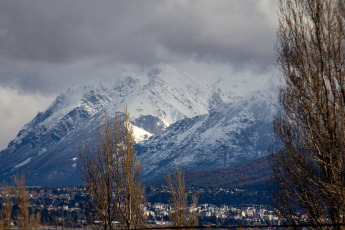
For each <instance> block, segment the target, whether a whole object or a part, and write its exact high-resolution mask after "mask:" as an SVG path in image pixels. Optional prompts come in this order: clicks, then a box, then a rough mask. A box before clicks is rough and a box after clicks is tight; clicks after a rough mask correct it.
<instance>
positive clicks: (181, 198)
mask: <svg viewBox="0 0 345 230" xmlns="http://www.w3.org/2000/svg"><path fill="white" fill-rule="evenodd" d="M167 180H168V184H169V189H170V192H171V198H170V206H171V208H172V210H171V213H170V215H169V219H170V222H171V223H172V226H173V227H183V226H198V224H199V220H198V213H197V212H195V210H193V208H196V206H197V205H198V197H197V195H195V194H194V195H193V196H192V202H191V205H190V207H189V208H188V193H187V192H186V184H185V177H184V173H183V172H182V171H181V170H180V169H179V167H178V166H176V172H175V174H174V175H173V176H171V175H169V176H168V179H167Z"/></svg>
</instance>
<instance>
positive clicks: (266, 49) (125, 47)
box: [0, 0, 276, 91]
mask: <svg viewBox="0 0 345 230" xmlns="http://www.w3.org/2000/svg"><path fill="white" fill-rule="evenodd" d="M274 2H275V1H274V0H272V1H267V0H262V1H258V0H238V1H228V0H227V1H225V0H224V1H223V0H214V1H206V0H205V1H204V0H194V1H193V0H191V1H182V0H181V1H178V0H177V1H155V0H150V1H147V0H141V1H107V0H99V1H91V0H83V1H79V0H74V1H70V0H68V1H67V0H59V1H54V0H32V1H28V0H16V1H13V0H2V1H0V50H1V52H0V65H1V66H0V67H1V74H0V84H2V85H15V86H17V87H19V88H26V89H33V90H35V89H36V90H43V91H44V90H46V91H50V90H54V89H57V88H59V85H64V84H65V85H66V84H70V83H78V81H80V80H81V79H82V78H85V75H82V74H80V76H79V77H78V76H77V75H75V76H73V77H71V73H68V68H69V67H70V66H71V65H73V64H75V63H90V62H93V66H92V67H94V68H99V66H97V63H98V64H99V63H102V65H106V64H108V65H110V66H111V65H114V64H116V63H131V64H139V65H148V66H150V65H154V64H157V63H161V62H164V63H170V62H178V61H183V60H185V59H189V60H190V59H193V60H195V61H199V62H207V63H212V62H214V63H226V64H229V65H231V66H232V67H233V68H235V69H236V68H237V69H242V68H258V69H265V68H266V67H267V66H268V65H270V64H271V63H272V60H273V58H274V54H273V44H274V40H275V38H274V35H275V27H276V18H275V8H274ZM272 4H273V6H272ZM7 63H8V64H7ZM66 66H69V67H68V68H67V70H66ZM79 67H80V69H83V66H79ZM84 67H85V69H87V68H90V65H86V66H84ZM56 72H60V73H61V75H58V76H57V74H54V73H56ZM64 74H67V75H69V77H64ZM56 77H57V78H56Z"/></svg>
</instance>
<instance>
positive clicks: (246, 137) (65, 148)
mask: <svg viewBox="0 0 345 230" xmlns="http://www.w3.org/2000/svg"><path fill="white" fill-rule="evenodd" d="M233 85H234V86H236V85H237V83H236V82H233V81H232V82H227V79H224V78H220V79H218V80H216V81H215V83H214V84H213V85H211V86H210V85H209V86H207V85H199V84H198V82H197V81H195V80H192V78H191V77H190V76H188V75H186V74H184V73H181V72H179V71H178V70H176V69H174V68H172V67H170V66H164V65H162V66H158V67H156V68H152V69H150V70H145V71H144V70H140V69H134V68H126V69H124V70H123V71H122V72H120V73H118V74H116V76H114V80H113V82H111V83H107V84H105V83H103V84H96V83H93V84H88V85H85V86H80V87H74V88H71V89H69V90H67V91H66V92H65V93H63V94H61V95H60V96H58V97H57V98H56V100H55V101H54V102H53V103H52V105H51V106H50V107H49V108H48V109H47V110H46V111H44V112H40V113H38V114H37V116H36V117H35V118H34V119H33V120H32V121H31V122H29V123H28V124H26V125H25V126H24V127H23V129H22V130H21V131H20V132H19V133H18V135H17V137H16V138H15V139H14V140H13V141H11V142H10V144H9V145H8V147H7V148H6V149H5V150H3V151H1V152H0V180H3V179H7V180H10V179H11V177H12V176H13V174H15V173H17V172H24V173H25V176H26V182H27V184H28V185H45V186H59V185H73V184H80V183H81V182H82V181H81V177H80V174H79V170H78V162H79V159H78V150H79V149H80V147H81V146H82V143H83V141H84V140H85V139H87V138H88V139H89V140H91V141H92V140H93V139H94V138H95V133H96V131H97V127H98V125H99V124H100V123H101V122H102V119H103V116H104V111H105V110H106V111H107V113H108V115H109V116H112V115H113V114H114V112H122V111H123V109H124V108H125V106H127V107H128V110H129V112H130V115H131V117H132V119H133V124H134V132H135V136H136V140H137V144H138V145H137V154H138V156H139V158H141V159H142V165H143V179H146V180H148V179H151V178H156V177H159V176H163V175H165V173H167V172H169V171H170V170H171V169H172V168H174V165H175V164H179V165H180V167H181V168H182V169H205V168H218V167H225V166H229V165H232V164H236V163H240V162H243V161H247V160H251V159H256V158H257V157H260V156H262V155H265V154H267V149H268V146H269V145H270V141H271V139H270V135H271V134H272V117H273V114H275V112H276V107H275V104H276V102H275V100H276V98H277V97H276V94H275V92H274V91H271V90H270V89H266V90H261V91H256V92H255V93H252V92H250V93H246V96H243V95H236V94H234V93H232V88H231V87H232V86H233Z"/></svg>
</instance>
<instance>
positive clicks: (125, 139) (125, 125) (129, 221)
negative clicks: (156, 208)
mask: <svg viewBox="0 0 345 230" xmlns="http://www.w3.org/2000/svg"><path fill="white" fill-rule="evenodd" d="M113 132H114V134H115V138H116V139H117V140H120V142H119V144H118V145H117V148H116V154H115V163H116V167H115V168H116V170H115V181H116V187H117V189H116V191H115V192H116V193H115V194H116V197H117V203H118V205H117V207H118V208H119V214H120V217H121V218H120V220H121V222H122V223H123V224H124V227H126V228H128V229H132V228H135V229H136V228H139V227H142V225H143V224H144V222H143V216H144V203H145V199H144V187H143V185H142V183H141V182H140V181H139V176H140V173H141V163H139V162H138V161H137V159H136V155H135V142H134V135H133V126H132V123H131V120H130V116H129V113H128V112H127V109H125V112H124V117H123V118H122V117H121V116H120V115H115V123H114V130H113Z"/></svg>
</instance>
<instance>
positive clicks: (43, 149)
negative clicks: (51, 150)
mask: <svg viewBox="0 0 345 230" xmlns="http://www.w3.org/2000/svg"><path fill="white" fill-rule="evenodd" d="M45 151H47V149H46V148H42V149H41V150H40V151H38V156H39V155H41V154H42V153H44V152H45Z"/></svg>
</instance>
